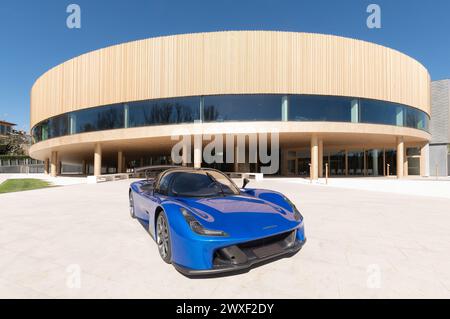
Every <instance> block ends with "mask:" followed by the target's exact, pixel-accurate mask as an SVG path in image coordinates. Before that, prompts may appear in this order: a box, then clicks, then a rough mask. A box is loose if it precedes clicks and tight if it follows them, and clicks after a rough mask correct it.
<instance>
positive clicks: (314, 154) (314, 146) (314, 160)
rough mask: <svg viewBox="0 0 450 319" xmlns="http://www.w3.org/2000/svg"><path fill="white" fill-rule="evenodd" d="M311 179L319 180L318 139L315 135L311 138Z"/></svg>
mask: <svg viewBox="0 0 450 319" xmlns="http://www.w3.org/2000/svg"><path fill="white" fill-rule="evenodd" d="M311 178H312V179H318V178H319V139H318V138H317V135H313V136H312V137H311Z"/></svg>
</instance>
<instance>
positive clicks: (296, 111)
mask: <svg viewBox="0 0 450 319" xmlns="http://www.w3.org/2000/svg"><path fill="white" fill-rule="evenodd" d="M196 121H199V122H208V123H211V122H238V121H331V122H353V123H372V124H384V125H396V126H405V127H411V128H416V129H420V130H424V131H428V122H429V117H428V115H427V114H426V113H424V112H422V111H420V110H418V109H416V108H413V107H410V106H406V105H401V104H395V103H389V102H383V101H377V100H368V99H360V98H351V97H337V96H319V95H282V94H260V95H254V94H244V95H215V96H197V97H181V98H170V99H158V100H147V101H139V102H130V103H120V104H114V105H108V106H100V107H95V108H89V109H84V110H80V111H75V112H70V113H66V114H62V115H59V116H56V117H53V118H50V119H48V120H45V121H43V122H41V123H39V124H38V125H36V126H35V127H34V128H33V129H32V136H33V142H34V143H36V142H40V141H44V140H47V139H50V138H55V137H60V136H65V135H71V134H79V133H85V132H93V131H102V130H111V129H118V128H128V127H140V126H151V125H169V124H180V123H194V122H196Z"/></svg>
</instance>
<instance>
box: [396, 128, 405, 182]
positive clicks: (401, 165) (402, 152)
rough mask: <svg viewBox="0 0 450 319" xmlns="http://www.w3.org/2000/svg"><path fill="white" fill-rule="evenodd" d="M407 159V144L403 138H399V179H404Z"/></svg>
mask: <svg viewBox="0 0 450 319" xmlns="http://www.w3.org/2000/svg"><path fill="white" fill-rule="evenodd" d="M404 158H405V142H404V141H403V136H399V137H397V178H402V177H403V169H404V162H405V160H404Z"/></svg>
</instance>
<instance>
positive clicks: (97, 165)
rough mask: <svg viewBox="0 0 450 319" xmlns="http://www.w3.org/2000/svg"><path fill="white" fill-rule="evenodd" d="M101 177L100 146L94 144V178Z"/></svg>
mask: <svg viewBox="0 0 450 319" xmlns="http://www.w3.org/2000/svg"><path fill="white" fill-rule="evenodd" d="M99 175H102V146H101V145H100V143H97V144H95V151H94V176H99Z"/></svg>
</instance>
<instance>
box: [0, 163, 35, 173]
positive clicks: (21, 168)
mask: <svg viewBox="0 0 450 319" xmlns="http://www.w3.org/2000/svg"><path fill="white" fill-rule="evenodd" d="M42 173H44V164H30V165H9V166H0V174H42Z"/></svg>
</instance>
